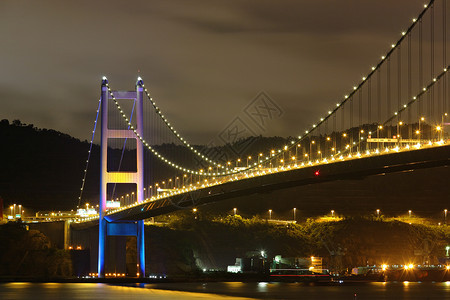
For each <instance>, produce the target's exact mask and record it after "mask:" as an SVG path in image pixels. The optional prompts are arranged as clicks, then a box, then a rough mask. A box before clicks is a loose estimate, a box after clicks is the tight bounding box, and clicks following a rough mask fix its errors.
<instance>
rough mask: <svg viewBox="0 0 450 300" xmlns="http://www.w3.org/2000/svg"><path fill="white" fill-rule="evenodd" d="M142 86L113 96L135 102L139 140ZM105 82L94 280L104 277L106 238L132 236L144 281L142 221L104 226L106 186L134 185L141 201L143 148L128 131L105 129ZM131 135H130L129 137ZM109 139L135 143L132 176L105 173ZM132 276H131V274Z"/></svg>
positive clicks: (113, 223) (136, 130)
mask: <svg viewBox="0 0 450 300" xmlns="http://www.w3.org/2000/svg"><path fill="white" fill-rule="evenodd" d="M143 92H144V88H143V82H142V80H141V79H140V78H139V79H138V81H137V83H136V92H117V95H116V96H115V98H116V99H135V100H136V129H135V132H136V133H137V134H139V135H140V136H143V131H144V129H143V126H144V122H143ZM110 99H111V98H110V95H109V91H108V81H107V79H106V78H104V79H103V81H102V88H101V116H102V122H101V159H100V201H99V237H98V276H99V277H101V278H103V277H105V272H106V271H105V261H106V260H105V255H106V239H107V237H108V236H130V235H133V236H136V237H137V252H138V253H137V255H138V262H137V263H138V264H139V269H138V271H139V277H141V278H143V277H145V243H144V221H143V220H140V221H136V222H124V223H121V222H108V220H107V216H106V198H107V186H108V183H134V184H136V192H137V193H136V194H137V202H142V201H144V146H143V145H142V142H141V141H140V140H139V139H138V138H136V136H135V134H134V133H133V131H132V130H130V129H122V130H117V129H109V128H108V103H109V100H110ZM130 132H131V134H130ZM109 138H135V139H136V160H137V166H136V167H137V170H136V172H109V171H108V169H107V168H108V166H107V162H108V139H109ZM133 275H134V274H133Z"/></svg>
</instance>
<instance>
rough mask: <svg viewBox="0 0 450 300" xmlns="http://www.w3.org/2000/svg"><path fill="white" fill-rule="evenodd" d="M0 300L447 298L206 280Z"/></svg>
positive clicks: (401, 286)
mask: <svg viewBox="0 0 450 300" xmlns="http://www.w3.org/2000/svg"><path fill="white" fill-rule="evenodd" d="M0 299H1V300H23V299H48V300H55V299H64V300H87V299H108V300H116V299H117V300H119V299H120V300H123V299H127V300H128V299H139V300H144V299H151V300H152V299H162V300H167V299H181V300H189V299H232V300H236V299H337V300H341V299H342V300H343V299H349V300H355V299H358V300H362V299H395V300H398V299H450V282H438V283H431V282H429V283H428V282H427V283H420V282H409V283H408V282H398V283H397V282H388V283H383V282H373V283H364V284H346V285H308V284H301V283H264V282H259V283H258V282H255V283H252V282H247V283H243V282H212V283H158V284H136V285H133V286H116V285H108V284H101V283H0Z"/></svg>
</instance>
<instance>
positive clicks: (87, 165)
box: [77, 99, 102, 208]
mask: <svg viewBox="0 0 450 300" xmlns="http://www.w3.org/2000/svg"><path fill="white" fill-rule="evenodd" d="M101 101H102V100H101V99H100V100H98V107H97V115H96V116H95V121H94V130H92V136H91V142H90V143H89V151H88V157H87V159H86V166H85V168H84V174H83V180H82V181H81V188H80V196H79V197H78V205H77V208H78V207H80V204H81V197H82V196H83V191H84V185H85V183H86V176H87V171H88V167H89V160H90V159H91V153H92V145H93V143H94V137H95V129H96V128H97V121H98V116H99V114H100V105H101V103H102V102H101Z"/></svg>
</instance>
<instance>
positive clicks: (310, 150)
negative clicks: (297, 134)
mask: <svg viewBox="0 0 450 300" xmlns="http://www.w3.org/2000/svg"><path fill="white" fill-rule="evenodd" d="M315 143H316V141H311V143H309V159H310V160H312V145H313V144H315Z"/></svg>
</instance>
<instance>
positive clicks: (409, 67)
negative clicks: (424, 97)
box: [408, 32, 413, 139]
mask: <svg viewBox="0 0 450 300" xmlns="http://www.w3.org/2000/svg"><path fill="white" fill-rule="evenodd" d="M411 59H412V57H411V32H410V33H408V101H411V97H412V92H411V90H412V74H411ZM411 112H412V109H411V108H410V109H408V139H411V138H412V131H413V128H412V124H411V119H412V118H411Z"/></svg>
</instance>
